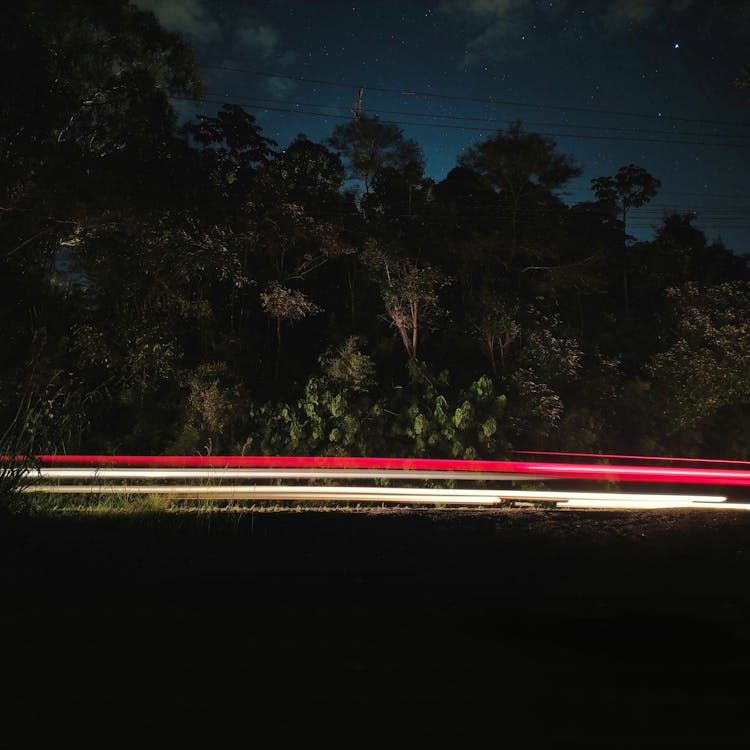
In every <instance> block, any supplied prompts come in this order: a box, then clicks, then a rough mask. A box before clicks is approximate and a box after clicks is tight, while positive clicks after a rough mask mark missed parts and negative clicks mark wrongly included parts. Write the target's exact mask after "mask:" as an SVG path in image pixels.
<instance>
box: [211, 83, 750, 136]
mask: <svg viewBox="0 0 750 750" xmlns="http://www.w3.org/2000/svg"><path fill="white" fill-rule="evenodd" d="M204 96H211V97H218V98H223V99H232V100H237V101H241V102H247V103H250V104H261V105H263V104H290V105H293V106H295V107H317V108H318V109H339V110H345V111H348V112H351V111H352V110H351V107H349V106H347V105H345V104H319V103H316V102H297V101H290V100H288V99H263V98H258V97H251V96H241V95H238V94H227V93H219V92H212V91H209V92H207V93H206V94H204ZM369 111H370V112H372V113H375V114H383V115H402V116H405V117H425V118H431V119H435V120H451V121H457V122H480V123H481V122H484V123H487V124H488V125H492V124H500V123H501V124H504V125H512V124H513V123H514V122H515V121H514V120H512V119H502V118H492V117H467V116H465V115H443V114H437V113H431V112H414V111H408V110H406V111H405V110H398V109H395V110H394V109H369ZM523 124H524V125H529V126H532V127H559V128H579V129H584V130H597V131H602V130H609V131H614V132H620V133H637V132H638V131H637V130H635V129H634V128H620V127H617V126H612V125H589V124H584V123H566V122H532V121H526V122H524V123H523ZM648 132H649V133H650V134H651V135H670V136H673V135H680V136H683V135H684V136H697V137H706V138H741V139H750V135H744V134H742V133H706V132H697V131H691V130H687V131H674V130H650V129H649V131H648Z"/></svg>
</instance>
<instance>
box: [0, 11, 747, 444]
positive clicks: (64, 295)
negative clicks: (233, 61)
mask: <svg viewBox="0 0 750 750" xmlns="http://www.w3.org/2000/svg"><path fill="white" fill-rule="evenodd" d="M0 56H1V57H2V61H3V70H5V71H6V74H5V75H4V76H3V78H2V81H1V82H0V87H1V88H2V95H1V96H0V163H1V165H2V181H1V184H0V190H1V191H2V192H1V194H0V310H1V311H2V317H1V318H0V324H1V325H2V336H0V417H1V418H2V422H0V424H1V425H6V426H10V425H14V426H15V427H14V429H15V428H18V427H19V426H21V427H22V428H23V429H24V430H25V431H26V433H27V434H28V435H30V436H31V437H32V438H33V441H34V442H33V445H34V449H35V450H39V451H66V452H95V453H99V452H101V453H130V452H135V453H178V454H191V453H197V452H201V453H206V452H211V453H215V454H219V453H222V454H223V453H252V454H263V453H271V454H274V453H280V454H286V453H291V454H295V453H296V454H311V455H335V454H347V455H358V454H370V455H415V456H416V455H420V456H422V455H429V456H435V457H441V456H446V457H450V456H456V457H462V458H464V457H465V458H472V457H484V458H504V457H507V456H508V455H509V454H510V451H511V450H513V449H529V450H555V449H558V450H569V451H603V452H610V451H625V452H647V453H655V454H658V453H671V454H682V455H688V456H690V455H707V456H712V457H719V456H726V457H733V458H750V432H749V431H748V430H747V424H748V417H750V274H749V272H748V263H747V259H746V258H745V257H740V256H739V255H738V254H736V253H734V252H732V251H731V250H730V249H729V248H727V247H725V246H724V245H723V244H722V243H721V242H710V241H708V240H707V238H706V236H705V235H704V233H703V232H702V231H700V229H698V228H696V226H694V222H695V216H693V215H690V214H671V215H664V217H663V219H662V221H661V224H660V225H659V227H658V228H657V229H656V231H655V234H654V236H653V239H651V240H650V241H636V240H635V238H633V237H632V236H630V234H629V232H628V223H629V221H631V217H632V216H633V212H634V211H637V209H638V208H639V207H641V206H644V205H646V204H647V203H648V202H649V201H650V200H651V199H652V198H654V197H655V196H656V195H657V194H658V190H659V187H660V185H659V181H658V179H657V177H656V176H653V175H651V174H649V173H648V172H647V171H646V170H645V169H643V168H641V167H639V166H637V165H634V164H629V165H623V167H622V168H621V169H619V170H618V171H617V173H616V174H613V175H604V176H602V177H600V178H598V179H595V180H593V181H592V185H591V187H592V191H591V200H590V201H587V202H582V203H577V204H575V205H567V204H566V203H565V202H563V200H562V199H561V198H560V193H561V192H562V191H563V190H564V188H565V187H566V185H567V184H568V183H569V182H570V180H572V179H573V178H575V177H578V176H579V175H580V174H581V167H580V166H579V165H578V164H576V162H575V161H574V160H573V159H572V158H571V157H569V156H567V155H565V154H562V153H560V151H559V150H558V148H557V145H556V143H555V142H554V140H552V139H551V138H549V137H545V136H543V135H539V134H536V133H533V132H527V130H525V129H524V128H523V126H522V124H520V123H519V124H517V125H515V126H513V127H510V128H509V129H507V130H504V131H498V132H496V133H494V134H492V135H490V136H488V137H487V138H485V139H484V140H482V141H481V142H478V143H477V144H476V145H475V146H473V147H472V148H470V149H468V150H467V151H466V152H465V153H464V154H463V155H462V156H461V157H460V159H459V160H458V163H457V164H456V166H455V167H454V168H453V169H452V170H451V171H450V172H449V173H448V175H447V176H446V177H445V178H444V179H443V180H441V181H439V182H437V181H434V180H431V179H429V178H427V177H426V176H425V163H424V158H423V155H422V151H421V148H420V146H419V144H418V143H416V142H414V141H412V140H410V139H408V138H406V137H405V136H404V134H403V132H402V131H401V129H400V128H399V127H398V126H397V125H394V124H390V123H387V122H382V121H380V120H378V119H377V118H376V117H370V116H368V115H367V114H366V113H362V114H361V115H360V116H359V117H358V118H355V117H352V120H351V121H348V122H345V123H343V124H340V125H338V126H336V127H335V128H332V130H331V134H330V137H329V138H328V139H326V140H325V142H321V143H317V142H314V141H312V140H309V139H308V138H307V137H305V136H304V135H299V136H298V137H297V138H295V139H294V140H293V142H292V143H290V144H289V145H288V146H286V148H281V147H280V146H279V145H278V144H276V143H274V141H273V140H272V139H270V138H269V137H268V136H267V135H266V134H265V133H264V132H263V130H262V128H261V127H260V126H259V124H258V122H257V121H256V119H255V117H254V116H253V115H252V113H251V112H248V111H246V110H245V109H243V108H242V107H240V106H238V105H236V104H225V105H223V106H222V107H221V108H220V109H219V110H218V111H217V112H216V114H214V115H210V116H208V115H205V116H204V115H201V116H197V117H195V118H193V119H192V120H191V121H189V122H187V123H180V122H179V120H178V118H177V116H176V113H175V110H174V107H173V103H174V101H175V97H180V98H184V97H187V98H190V97H196V96H200V94H201V92H202V91H203V88H202V83H201V78H200V74H199V71H198V68H197V66H196V64H195V62H194V59H193V53H192V50H191V48H190V46H189V45H188V44H187V43H186V42H185V41H184V40H183V39H182V38H181V37H179V36H176V35H174V34H171V33H169V32H167V31H165V30H164V29H163V28H161V27H160V26H159V24H158V23H157V21H156V20H155V18H154V16H153V15H152V14H150V13H148V12H143V11H140V10H137V9H136V8H135V7H133V6H131V5H129V4H128V3H126V2H124V1H123V0H106V1H103V2H102V1H99V0H96V1H95V0H73V1H72V2H65V3H54V2H33V1H32V0H22V1H19V2H17V3H10V4H7V5H6V6H5V7H4V9H3V10H2V11H0ZM14 420H15V421H14ZM0 431H1V430H0Z"/></svg>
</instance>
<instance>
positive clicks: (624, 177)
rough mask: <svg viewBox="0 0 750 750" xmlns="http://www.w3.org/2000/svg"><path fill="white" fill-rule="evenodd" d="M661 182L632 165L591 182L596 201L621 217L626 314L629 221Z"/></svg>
mask: <svg viewBox="0 0 750 750" xmlns="http://www.w3.org/2000/svg"><path fill="white" fill-rule="evenodd" d="M660 187H661V181H660V180H657V179H656V177H654V176H653V175H651V174H650V173H649V172H647V171H646V170H645V169H644V168H643V167H638V166H636V165H635V164H629V165H628V166H626V167H620V169H618V170H617V174H616V175H615V176H614V177H597V178H595V179H593V180H591V189H592V190H593V191H594V194H595V195H596V198H597V200H598V201H599V202H600V203H602V204H603V205H604V206H605V207H607V208H608V209H610V210H611V211H612V212H613V213H615V214H619V216H620V217H621V218H622V228H623V232H625V240H626V242H625V243H623V246H622V292H623V300H624V304H625V310H626V312H627V310H628V308H629V299H628V298H629V294H628V252H627V237H628V235H627V218H628V213H629V212H630V210H631V209H633V208H640V207H641V206H644V205H645V204H646V203H648V202H650V200H651V199H652V198H653V197H654V196H655V195H656V194H657V192H658V191H659V188H660Z"/></svg>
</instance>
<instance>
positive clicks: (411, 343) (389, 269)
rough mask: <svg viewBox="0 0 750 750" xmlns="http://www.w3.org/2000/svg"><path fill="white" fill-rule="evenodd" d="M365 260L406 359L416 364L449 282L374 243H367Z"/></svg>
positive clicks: (426, 266) (425, 266) (434, 271)
mask: <svg viewBox="0 0 750 750" xmlns="http://www.w3.org/2000/svg"><path fill="white" fill-rule="evenodd" d="M364 260H365V263H366V264H367V265H368V266H369V267H370V268H371V269H372V271H373V273H374V276H375V279H376V283H377V284H378V286H379V287H380V290H381V294H382V298H383V304H384V305H385V310H386V315H387V316H388V319H389V320H390V321H391V323H392V325H394V326H395V327H396V329H397V330H398V332H399V335H400V336H401V342H402V343H403V345H404V349H405V350H406V354H407V356H408V357H409V359H410V360H415V359H416V358H417V351H418V348H417V347H418V344H419V341H420V331H421V332H422V333H423V332H424V329H425V328H427V327H428V326H429V323H430V322H431V321H432V320H434V318H435V317H436V316H437V315H438V314H439V312H440V307H439V304H438V294H439V291H440V288H441V287H443V286H445V285H446V284H447V283H448V282H447V279H446V278H445V276H444V274H442V273H441V272H440V271H439V270H438V269H436V268H433V267H432V266H430V265H429V264H419V263H417V262H416V261H414V260H412V259H410V258H407V257H390V256H389V255H388V254H387V253H386V252H384V250H383V249H382V248H381V247H380V246H379V245H378V244H377V243H376V242H375V241H373V240H370V241H368V243H367V246H366V250H365V254H364Z"/></svg>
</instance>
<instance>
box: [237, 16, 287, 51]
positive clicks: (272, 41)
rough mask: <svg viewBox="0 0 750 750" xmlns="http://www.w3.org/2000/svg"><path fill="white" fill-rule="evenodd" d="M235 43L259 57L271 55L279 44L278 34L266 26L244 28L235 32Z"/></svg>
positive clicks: (258, 25)
mask: <svg viewBox="0 0 750 750" xmlns="http://www.w3.org/2000/svg"><path fill="white" fill-rule="evenodd" d="M237 41H238V42H239V44H240V45H242V46H243V47H245V48H246V49H248V50H250V51H251V52H254V53H255V54H257V55H258V56H260V57H263V58H268V57H271V55H273V53H274V52H275V51H276V48H277V46H278V43H279V33H278V32H277V31H276V29H274V28H273V27H272V26H269V25H268V24H256V25H252V26H244V25H243V28H241V29H240V30H239V31H238V32H237Z"/></svg>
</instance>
